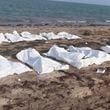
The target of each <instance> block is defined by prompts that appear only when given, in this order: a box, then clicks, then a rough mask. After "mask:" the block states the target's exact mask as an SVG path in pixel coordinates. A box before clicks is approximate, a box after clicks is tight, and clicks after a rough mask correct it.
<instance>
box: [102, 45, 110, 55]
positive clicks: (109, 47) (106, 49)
mask: <svg viewBox="0 0 110 110" xmlns="http://www.w3.org/2000/svg"><path fill="white" fill-rule="evenodd" d="M101 49H102V50H103V51H105V52H106V53H110V46H109V45H106V46H102V47H101Z"/></svg>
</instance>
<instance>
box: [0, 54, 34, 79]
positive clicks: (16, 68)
mask: <svg viewBox="0 0 110 110" xmlns="http://www.w3.org/2000/svg"><path fill="white" fill-rule="evenodd" d="M28 71H32V70H31V69H30V68H28V67H27V66H25V65H24V64H22V63H20V62H13V61H9V60H7V59H6V58H4V57H3V56H1V55H0V78H2V77H5V76H8V75H13V74H14V73H16V74H21V73H24V72H28Z"/></svg>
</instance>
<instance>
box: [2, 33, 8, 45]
mask: <svg viewBox="0 0 110 110" xmlns="http://www.w3.org/2000/svg"><path fill="white" fill-rule="evenodd" d="M2 42H8V40H7V39H6V38H5V36H4V34H3V33H0V43H2Z"/></svg>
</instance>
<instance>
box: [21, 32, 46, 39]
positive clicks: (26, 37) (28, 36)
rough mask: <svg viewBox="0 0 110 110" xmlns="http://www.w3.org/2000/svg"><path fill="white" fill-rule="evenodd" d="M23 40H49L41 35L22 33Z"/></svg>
mask: <svg viewBox="0 0 110 110" xmlns="http://www.w3.org/2000/svg"><path fill="white" fill-rule="evenodd" d="M21 35H22V38H23V39H24V41H34V40H47V39H46V38H44V37H42V36H41V35H37V34H31V33H30V32H27V31H25V32H22V33H21Z"/></svg>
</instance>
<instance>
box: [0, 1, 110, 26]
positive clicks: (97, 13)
mask: <svg viewBox="0 0 110 110" xmlns="http://www.w3.org/2000/svg"><path fill="white" fill-rule="evenodd" d="M109 20H110V7H109V6H99V5H89V4H78V3H69V2H57V1H51V0H50V1H49V0H0V23H1V24H2V23H9V22H10V23H21V22H22V23H43V22H44V23H46V22H47V23H49V22H73V23H74V22H76V21H79V23H85V22H86V21H88V22H103V23H105V22H106V21H109ZM107 23H108V22H107Z"/></svg>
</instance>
